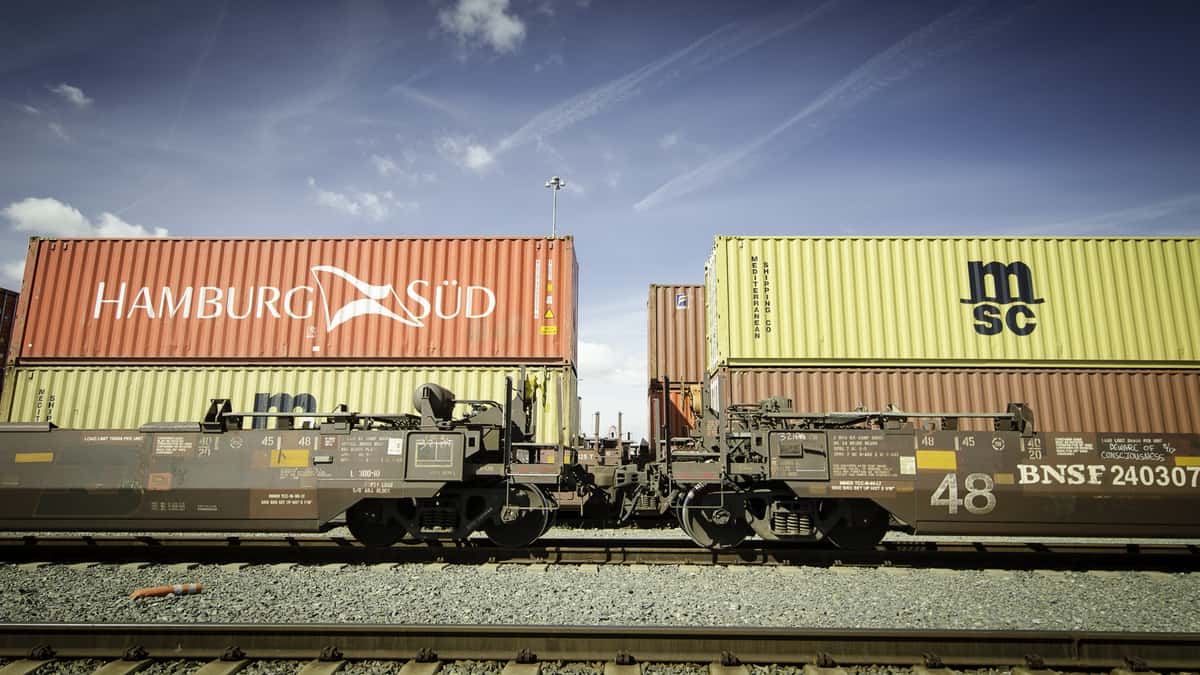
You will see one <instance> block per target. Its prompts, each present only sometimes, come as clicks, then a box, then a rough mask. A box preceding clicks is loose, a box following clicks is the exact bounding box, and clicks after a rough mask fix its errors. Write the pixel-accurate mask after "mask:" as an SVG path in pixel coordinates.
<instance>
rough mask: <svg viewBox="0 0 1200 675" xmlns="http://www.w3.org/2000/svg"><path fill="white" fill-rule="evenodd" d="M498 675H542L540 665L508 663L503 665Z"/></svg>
mask: <svg viewBox="0 0 1200 675" xmlns="http://www.w3.org/2000/svg"><path fill="white" fill-rule="evenodd" d="M500 675H542V664H541V663H518V662H516V661H509V662H508V663H506V664H504V670H502V671H500Z"/></svg>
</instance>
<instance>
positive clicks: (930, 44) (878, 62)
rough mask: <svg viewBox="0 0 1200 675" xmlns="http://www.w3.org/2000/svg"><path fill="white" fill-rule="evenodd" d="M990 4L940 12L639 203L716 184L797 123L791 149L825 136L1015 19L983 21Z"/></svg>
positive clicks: (972, 0)
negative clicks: (769, 125)
mask: <svg viewBox="0 0 1200 675" xmlns="http://www.w3.org/2000/svg"><path fill="white" fill-rule="evenodd" d="M987 5H988V3H987V2H986V0H969V1H968V2H964V3H962V4H961V5H959V6H958V7H956V8H955V9H953V10H951V11H950V12H947V13H946V14H943V15H941V16H939V17H938V18H937V19H934V20H933V21H931V22H930V23H928V24H926V25H924V26H922V27H921V28H919V29H917V30H916V31H914V32H912V33H910V34H908V35H907V36H905V37H904V38H903V39H901V40H900V41H899V42H896V43H895V44H893V45H892V46H891V47H889V48H887V49H885V50H883V51H882V52H879V53H878V54H876V55H874V56H873V57H871V58H870V59H868V60H867V61H866V62H864V63H863V64H862V65H860V66H858V67H857V68H855V69H854V70H853V71H851V72H850V74H849V75H847V76H845V77H843V78H842V79H841V80H839V81H838V82H836V83H835V84H834V85H833V86H831V87H829V88H828V89H826V90H825V91H824V92H823V93H822V94H821V95H820V96H818V97H817V98H816V99H815V100H813V101H812V102H811V103H809V104H808V105H806V106H805V107H804V108H802V109H801V110H800V111H799V112H797V113H796V114H794V115H792V116H791V117H789V118H787V119H786V120H784V121H783V122H781V123H780V124H778V125H776V126H775V127H774V128H773V129H771V130H770V131H768V132H767V133H765V134H763V135H761V136H758V137H757V138H754V139H751V140H749V141H747V142H745V143H743V144H742V145H739V146H737V147H735V148H733V149H732V150H730V151H728V152H726V153H724V154H722V155H719V156H717V157H715V158H713V159H711V160H709V161H707V162H704V163H703V164H701V165H699V166H697V167H696V168H694V169H692V170H690V171H688V172H686V173H683V174H681V175H679V176H676V177H674V178H672V179H670V180H669V181H667V182H666V183H664V184H663V185H661V186H659V187H658V189H656V190H654V191H653V192H651V193H650V194H648V195H646V196H645V197H643V198H642V200H641V201H639V202H637V203H636V204H635V205H634V208H635V209H638V210H645V209H649V208H653V207H655V206H658V205H660V204H663V203H665V202H667V201H669V200H672V199H676V198H679V197H682V196H684V195H687V194H689V193H691V192H694V191H696V190H699V189H701V188H704V187H707V186H709V185H712V184H713V183H715V182H717V181H718V180H720V179H721V178H723V177H724V176H725V175H726V174H727V173H728V172H729V171H730V170H731V169H733V168H734V167H736V166H737V165H739V164H740V163H741V162H742V161H743V160H745V159H746V158H747V157H748V156H749V155H751V154H753V153H755V152H757V151H758V150H760V149H762V148H763V147H765V146H767V145H768V144H769V143H771V141H773V140H775V138H776V137H778V136H780V135H781V134H783V133H784V132H787V131H789V130H792V129H793V128H795V127H799V128H797V129H796V130H795V131H794V132H793V133H792V137H790V138H789V139H788V142H789V147H790V148H793V149H794V148H796V147H798V146H800V145H804V144H807V143H811V142H812V141H813V140H816V139H817V138H820V137H821V136H822V135H823V134H824V133H825V132H826V131H828V129H829V128H830V127H831V126H832V125H833V124H834V123H836V122H837V121H838V120H839V119H840V118H841V117H842V116H844V115H845V114H846V113H848V112H849V111H850V110H852V109H853V108H855V107H857V106H858V105H860V104H862V103H863V102H864V101H866V100H867V99H869V98H871V97H873V96H875V95H876V94H879V93H880V92H882V91H884V90H885V89H887V88H889V87H891V86H893V85H895V84H897V83H899V82H901V81H903V80H905V79H907V78H909V77H910V76H912V75H913V74H914V73H916V72H917V71H919V70H920V69H921V68H923V67H924V66H925V65H927V64H928V63H929V62H930V61H931V60H933V59H934V58H935V57H941V56H946V55H948V54H950V53H952V52H954V51H957V50H959V49H962V48H964V47H966V46H967V45H969V44H970V43H972V42H974V41H975V40H977V39H978V38H979V37H981V36H982V35H984V34H986V33H988V32H990V31H992V30H995V29H997V28H999V27H1001V26H1003V25H1005V24H1006V23H1007V22H1008V21H1009V20H1011V18H1012V16H1013V15H1012V14H1011V13H1010V14H1007V15H1005V16H1002V17H999V18H993V19H991V20H983V21H981V20H979V17H978V15H979V14H980V12H981V10H983V9H984V8H985V7H987Z"/></svg>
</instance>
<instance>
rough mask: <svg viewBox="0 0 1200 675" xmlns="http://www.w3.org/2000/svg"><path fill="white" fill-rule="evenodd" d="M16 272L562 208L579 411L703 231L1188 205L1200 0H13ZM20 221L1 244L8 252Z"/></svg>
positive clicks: (4, 186) (610, 400)
mask: <svg viewBox="0 0 1200 675" xmlns="http://www.w3.org/2000/svg"><path fill="white" fill-rule="evenodd" d="M0 44H4V45H5V47H4V49H3V50H0V148H3V150H2V155H0V156H2V157H3V161H0V243H3V244H4V246H3V249H2V250H0V270H2V271H3V278H2V283H3V284H5V285H8V286H10V287H12V286H14V284H15V283H16V282H15V281H14V275H16V274H18V273H19V270H20V266H21V256H22V255H23V249H24V244H23V242H24V239H25V237H27V236H29V235H30V234H42V235H89V234H98V235H116V236H122V235H135V234H156V233H157V234H161V233H169V234H170V235H176V236H188V235H199V236H220V235H262V236H272V235H279V236H283V235H301V236H312V235H335V236H336V235H343V234H344V235H368V234H406V235H407V234H412V235H421V234H544V233H547V232H548V230H549V216H550V193H549V191H548V190H546V189H545V188H544V187H543V183H544V182H545V180H546V179H547V178H549V177H550V176H551V175H556V174H557V175H561V176H562V177H563V178H564V179H565V180H566V181H567V183H568V187H567V189H566V190H565V191H564V192H562V193H561V194H560V203H559V206H560V211H559V216H560V219H559V226H560V231H561V232H564V233H568V234H573V235H575V237H576V238H577V243H578V249H579V258H580V263H581V266H582V286H581V318H582V321H583V326H582V328H583V331H582V335H581V343H582V344H581V363H580V376H581V378H582V383H581V388H582V394H583V396H584V406H583V407H584V412H585V415H587V414H590V412H591V411H594V410H596V409H600V410H602V411H603V412H604V415H605V419H606V422H607V421H609V420H611V419H615V413H616V411H617V410H618V409H623V410H625V412H626V413H627V419H629V420H630V421H629V422H628V423H627V425H626V426H627V428H632V430H633V431H634V432H635V433H641V432H642V431H644V428H645V422H644V419H643V418H644V414H645V403H644V396H645V385H646V382H645V378H646V374H645V344H646V342H645V315H644V306H645V300H646V289H647V285H648V284H650V283H654V282H658V283H673V282H700V281H701V280H702V276H703V262H704V258H705V257H706V256H707V253H708V250H709V248H710V246H711V238H712V236H713V235H714V234H738V233H744V234H775V233H780V234H783V233H789V234H894V233H907V234H940V233H954V234H1007V233H1012V234H1088V235H1106V234H1164V235H1165V234H1196V233H1197V232H1200V161H1198V160H1197V158H1200V86H1198V84H1200V83H1198V81H1197V79H1198V76H1197V72H1198V71H1197V69H1196V64H1198V63H1200V5H1197V4H1196V3H1194V2H1148V3H1138V4H1136V5H1135V4H1133V3H1126V4H1120V3H1087V2H1062V1H1057V2H1056V1H1053V0H1045V1H1043V2H1007V1H999V0H997V1H994V2H986V1H983V0H967V1H965V2H947V1H931V2H903V3H901V2H867V1H865V0H857V1H855V0H829V1H827V2H755V3H702V2H677V3H672V2H661V3H644V2H603V1H601V0H592V1H591V2H580V1H575V0H572V1H568V0H433V1H431V2H413V3H386V2H352V3H337V2H329V3H293V2H258V3H234V2H229V3H196V2H123V3H82V2H81V3H62V2H53V1H45V2H9V3H5V4H4V5H3V7H2V8H0ZM5 251H7V253H5Z"/></svg>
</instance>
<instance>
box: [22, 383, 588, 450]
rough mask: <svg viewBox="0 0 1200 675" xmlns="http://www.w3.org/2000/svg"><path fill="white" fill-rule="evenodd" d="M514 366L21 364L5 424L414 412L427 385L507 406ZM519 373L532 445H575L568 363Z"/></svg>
mask: <svg viewBox="0 0 1200 675" xmlns="http://www.w3.org/2000/svg"><path fill="white" fill-rule="evenodd" d="M519 371H520V367H519V366H514V367H509V368H498V367H467V366H455V367H394V366H390V367H388V366H353V367H351V366H340V367H307V366H290V367H239V368H231V367H222V366H188V367H180V366H170V367H162V366H111V367H110V366H87V367H83V366H61V367H51V366H29V367H21V366H18V367H15V368H11V369H10V370H9V372H8V380H7V381H6V382H5V390H4V395H3V403H2V405H3V410H4V411H5V416H6V418H7V420H8V421H10V422H46V421H50V422H53V423H55V424H57V425H59V426H60V427H69V428H76V429H103V428H110V429H119V428H136V427H138V426H140V425H142V424H144V423H146V422H199V421H200V419H201V418H202V417H203V416H204V411H205V410H206V409H207V407H208V402H209V399H211V398H228V399H230V400H231V402H232V405H233V408H234V410H235V411H238V412H269V411H280V412H316V413H320V412H322V411H329V410H332V409H333V407H334V406H336V405H338V404H339V403H345V404H347V405H348V406H349V407H350V410H352V411H357V412H364V413H415V412H416V410H415V409H414V408H413V405H412V396H413V392H414V391H415V390H416V388H417V387H418V386H420V385H422V384H424V383H426V382H434V383H437V384H440V385H442V386H444V387H446V388H448V389H450V391H452V392H454V394H455V396H457V397H458V398H459V399H464V400H465V399H476V400H490V401H496V402H498V403H503V400H504V377H505V376H506V375H511V376H512V377H513V387H514V389H516V388H518V387H520V386H521V384H520V380H519V379H518V374H519ZM525 377H526V386H527V390H528V389H529V388H532V389H533V391H534V400H535V404H534V408H535V417H536V421H537V441H538V442H540V443H559V444H569V443H571V442H572V440H573V439H575V438H576V437H577V436H578V435H579V412H578V409H579V405H578V400H579V399H578V393H577V388H578V383H577V380H576V376H575V371H574V369H573V368H570V367H544V366H534V367H530V366H527V367H526V368H525ZM459 412H465V409H460V411H459ZM247 426H249V424H247Z"/></svg>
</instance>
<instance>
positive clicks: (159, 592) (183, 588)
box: [129, 584, 204, 600]
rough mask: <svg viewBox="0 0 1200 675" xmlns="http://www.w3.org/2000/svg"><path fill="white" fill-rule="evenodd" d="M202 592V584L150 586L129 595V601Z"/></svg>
mask: <svg viewBox="0 0 1200 675" xmlns="http://www.w3.org/2000/svg"><path fill="white" fill-rule="evenodd" d="M203 590H204V584H174V585H172V586H151V587H149V588H139V589H137V590H136V591H134V592H132V593H130V594H129V597H130V599H132V600H137V599H138V598H158V597H162V596H164V595H194V594H196V593H199V592H200V591H203Z"/></svg>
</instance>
